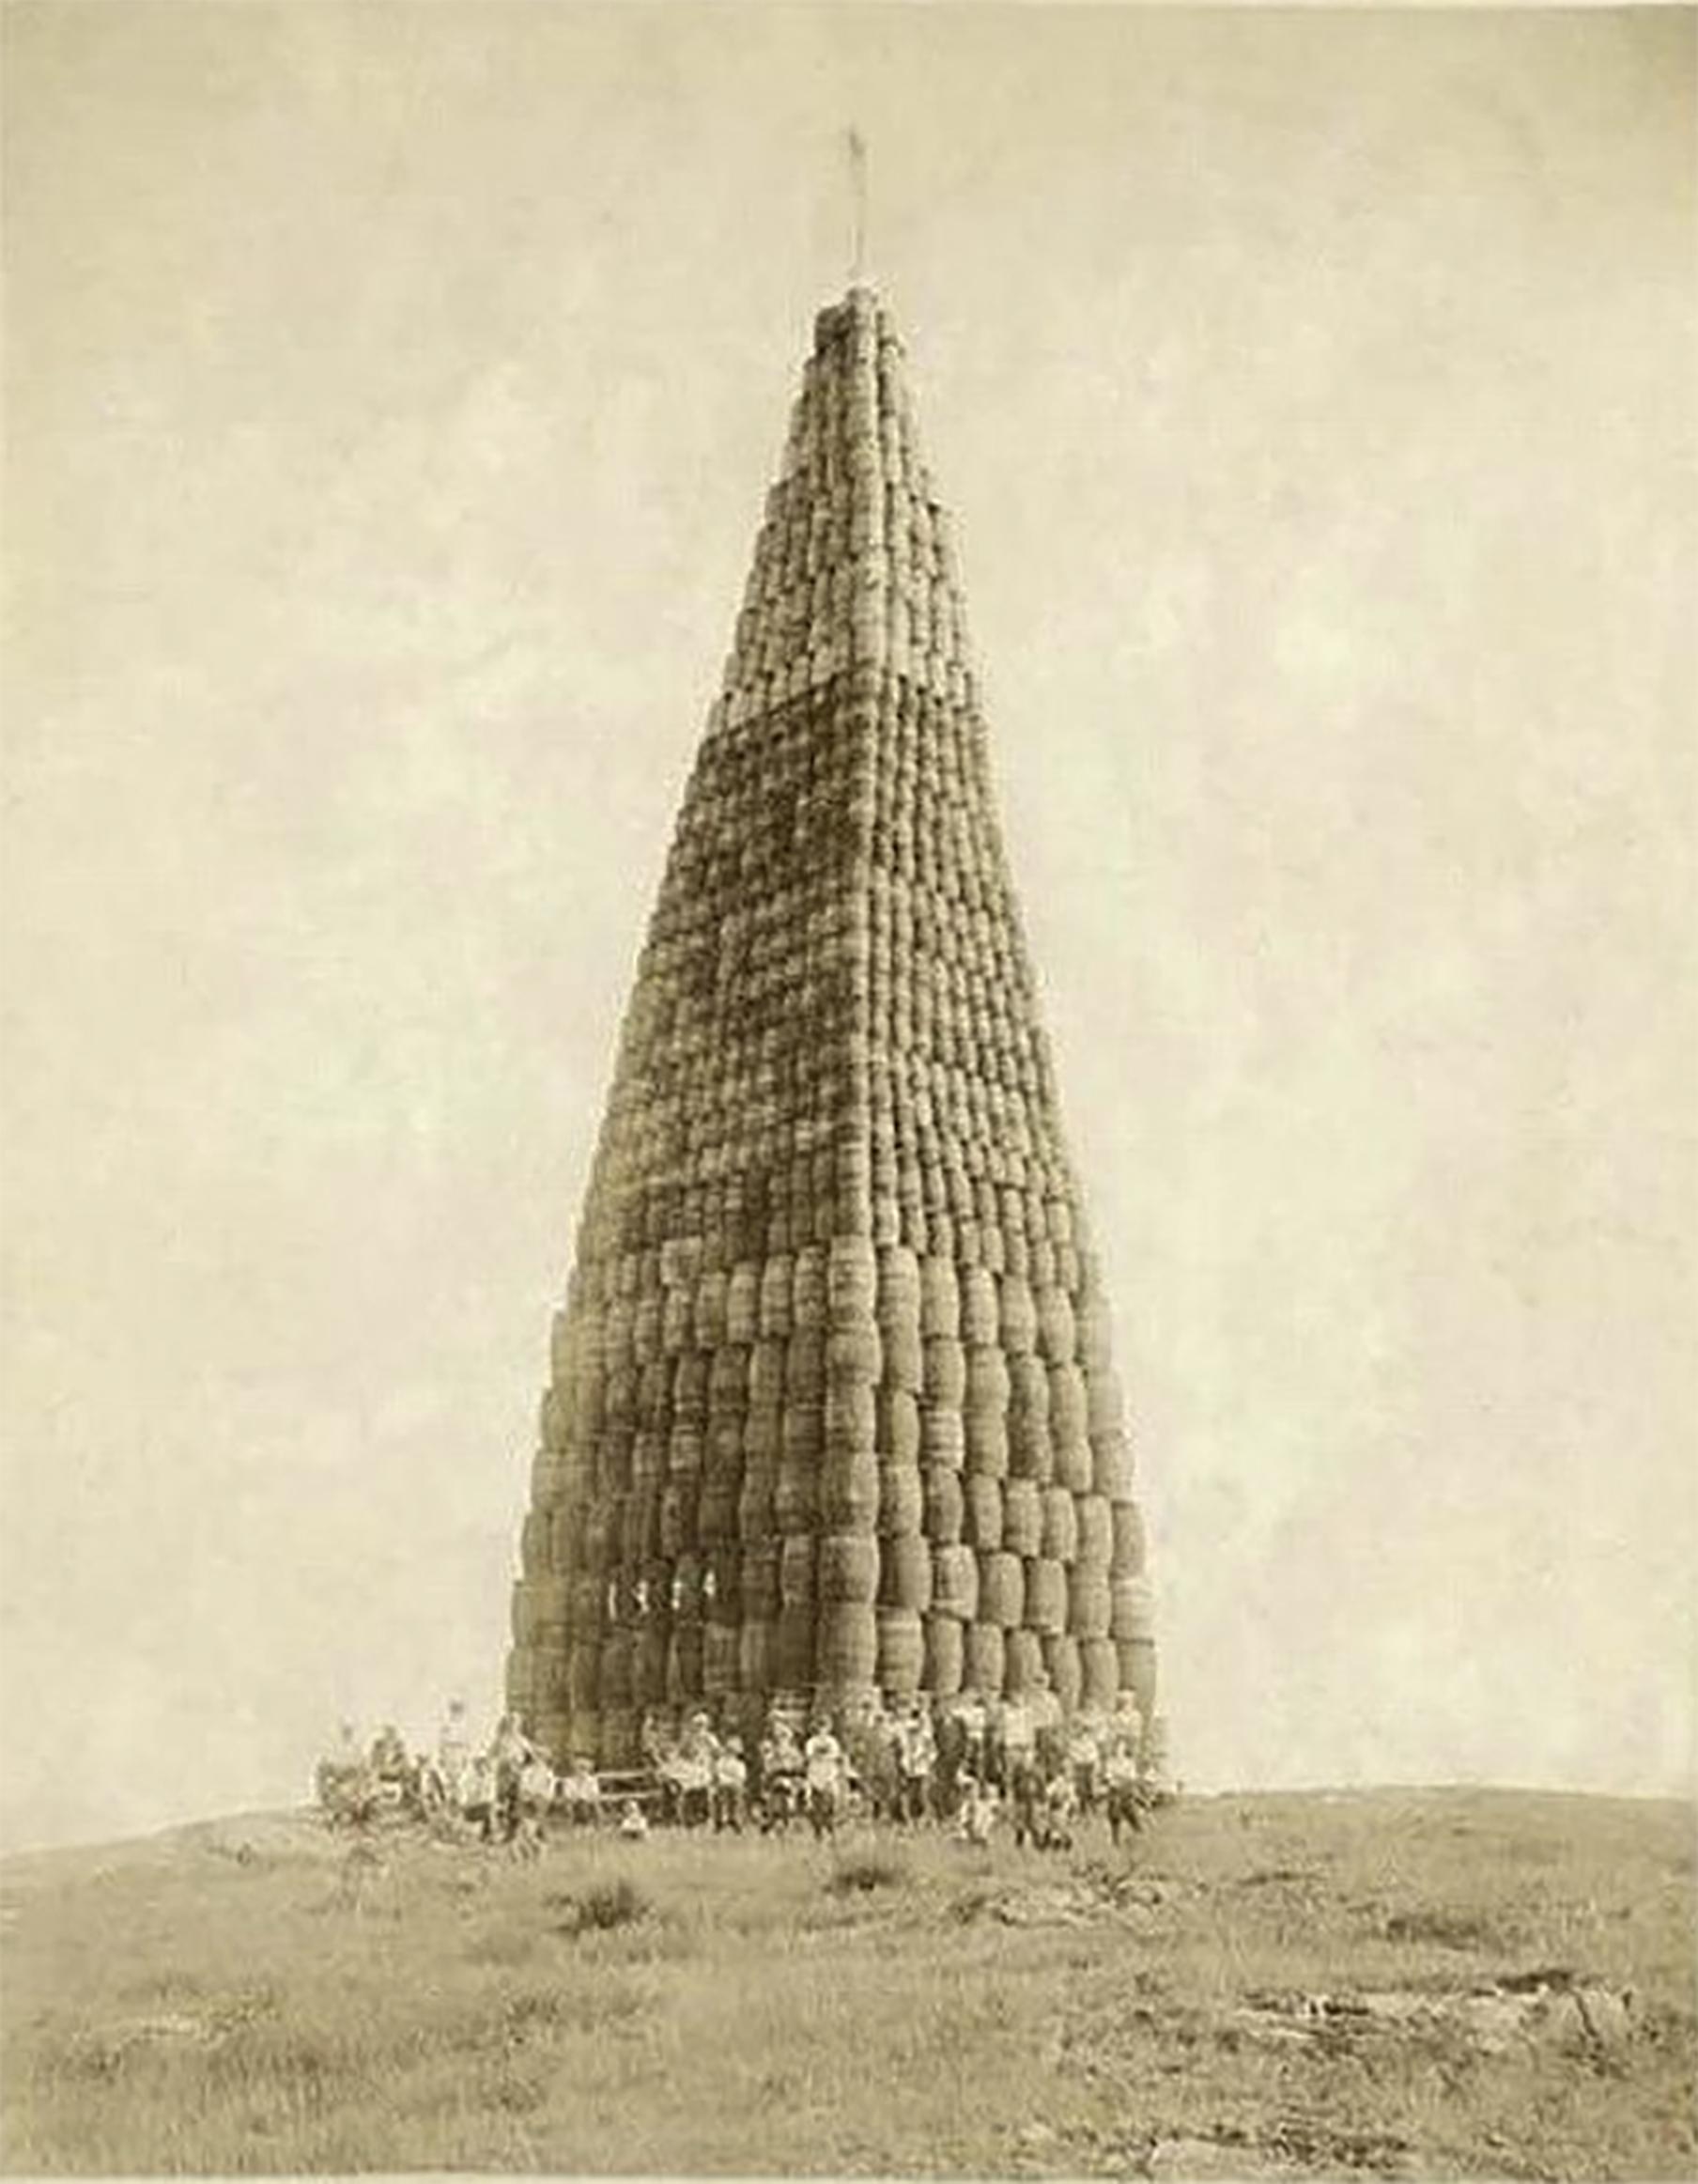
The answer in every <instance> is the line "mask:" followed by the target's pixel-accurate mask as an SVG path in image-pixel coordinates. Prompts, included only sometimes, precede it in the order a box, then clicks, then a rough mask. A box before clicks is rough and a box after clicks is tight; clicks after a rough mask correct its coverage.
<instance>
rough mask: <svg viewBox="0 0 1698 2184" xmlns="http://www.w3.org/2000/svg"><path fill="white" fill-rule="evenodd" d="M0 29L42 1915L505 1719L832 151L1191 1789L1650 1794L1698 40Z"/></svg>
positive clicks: (1687, 1169) (33, 1709)
mask: <svg viewBox="0 0 1698 2184" xmlns="http://www.w3.org/2000/svg"><path fill="white" fill-rule="evenodd" d="M0 27H3V29H4V35H5V38H6V42H7V45H8V69H7V72H6V83H5V105H6V119H7V126H6V134H5V147H4V161H5V175H6V196H7V202H8V215H7V221H6V233H5V247H6V261H7V262H6V273H7V288H8V305H9V308H8V340H7V345H6V374H7V404H6V409H7V423H6V464H7V484H6V514H7V519H8V526H7V543H6V575H7V615H8V644H7V661H6V669H5V673H6V681H7V710H8V726H9V733H8V736H7V738H6V749H5V752H4V765H5V770H6V777H7V778H6V786H7V811H8V819H7V829H6V848H7V856H6V859H5V866H6V869H5V872H4V875H0V889H3V891H4V892H3V895H0V903H3V905H4V919H5V928H6V933H7V937H8V947H7V949H6V955H5V961H4V966H3V967H0V974H3V977H4V985H5V994H4V1006H5V1019H4V1020H5V1024H6V1027H7V1031H6V1067H5V1071H4V1099H5V1110H6V1136H5V1160H6V1179H5V1195H6V1212H7V1219H6V1224H5V1229H6V1233H5V1248H4V1281H5V1297H4V1308H3V1311H0V1345H3V1346H0V1385H3V1387H4V1397H5V1411H6V1448H5V1459H4V1471H3V1474H0V1492H3V1507H4V1517H5V1538H4V1542H3V1544H0V1573H3V1577H4V1599H3V1602H0V1694H3V1699H4V1717H5V1744H6V1751H7V1756H8V1766H7V1769H6V1771H5V1778H4V1782H3V1783H0V1841H3V1842H5V1843H7V1844H8V1845H9V1846H13V1847H17V1848H23V1847H26V1845H27V1846H29V1847H34V1846H36V1845H38V1844H39V1845H41V1846H43V1847H45V1846H47V1845H49V1844H51V1843H53V1842H55V1841H67V1842H69V1841H70V1840H72V1839H73V1838H74V1839H77V1840H85V1841H86V1840H108V1839H118V1838H121V1837H122V1836H124V1835H129V1834H132V1833H135V1832H138V1831H141V1830H145V1829H151V1828H152V1827H154V1826H156V1825H166V1824H171V1823H172V1821H173V1820H174V1819H176V1818H193V1817H219V1816H220V1815H221V1814H223V1813H225V1812H228V1811H230V1810H232V1809H235V1808H238V1807H248V1808H268V1807H270V1806H271V1805H278V1804H283V1803H287V1802H291V1801H294V1800H296V1799H298V1798H300V1797H303V1796H304V1795H305V1793H306V1788H307V1783H308V1779H309V1776H310V1771H311V1766H312V1763H313V1760H314V1758H315V1757H316V1753H317V1751H318V1749H319V1747H320V1745H321V1743H323V1741H324V1740H325V1739H326V1738H327V1737H329V1736H330V1735H332V1734H333V1732H334V1729H335V1726H336V1724H337V1722H338V1721H339V1720H340V1719H341V1718H342V1717H343V1716H345V1715H347V1716H348V1717H350V1718H353V1719H355V1720H357V1721H358V1722H359V1723H360V1724H361V1725H362V1727H363V1728H364V1730H365V1731H366V1733H368V1734H369V1732H370V1730H371V1729H372V1728H373V1727H375V1726H376V1725H377V1723H378V1722H380V1721H382V1720H386V1719H391V1718H393V1719H394V1720H395V1721H397V1722H399V1723H400V1724H401V1725H402V1726H403V1727H404V1728H405V1729H406V1730H407V1731H408V1732H409V1734H414V1735H416V1734H423V1733H426V1732H434V1728H435V1726H436V1722H437V1719H438V1716H439V1713H440V1706H441V1703H442V1701H443V1699H444V1698H445V1697H446V1696H448V1695H449V1694H450V1693H453V1692H460V1693H463V1694H464V1696H466V1697H467V1698H468V1700H469V1701H470V1702H471V1705H472V1707H473V1709H474V1711H483V1712H487V1711H488V1710H490V1709H492V1708H493V1706H494V1704H495V1701H496V1697H497V1695H498V1690H499V1680H500V1671H501V1658H502V1651H503V1650H504V1646H505V1641H506V1619H507V1589H508V1586H509V1583H510V1580H511V1577H512V1574H513V1572H514V1569H515V1565H516V1559H517V1539H518V1530H519V1524H520V1520H521V1517H522V1515H523V1512H524V1509H525V1506H526V1502H527V1498H528V1483H529V1467H530V1458H531V1452H532V1448H533V1433H534V1419H535V1408H536V1402H537V1399H538V1396H539V1394H540V1391H541V1388H542V1386H543V1383H544V1381H545V1379H546V1377H547V1371H548V1320H549V1313H550V1310H551V1309H552V1306H553V1304H554V1303H555V1301H556V1300H557V1298H558V1296H559V1294H560V1293H561V1291H562V1289H563V1284H564V1280H565V1277H566V1273H567V1268H568V1264H569V1258H570V1250H571V1244H572V1238H573V1232H574V1229H575V1225H576V1222H577V1218H578V1210H579V1201H580V1198H581V1194H582V1191H583V1187H584V1183H585V1179H586V1176H587V1171H588V1166H589V1160H590V1156H591V1153H592V1150H593V1147H594V1136H595V1133H596V1130H597V1129H598V1127H599V1123H600V1118H601V1107H602V1102H603V1100H604V1099H605V1096H606V1092H607V1088H608V1081H609V1077H610V1068H611V1059H612V1045H613V1040H614V1037H615V1034H616V1030H617V1027H618V1022H619V1017H620V1014H621V1011H622V1010H623V1007H624V1004H625V997H626V994H627V992H628V989H629V984H630V980H631V975H632V971H633V968H634V964H635V959H636V954H637V951H638V948H639V946H640V944H641V937H642V932H643V928H644V926H645V924H646V921H647V918H648V914H649V909H650V906H651V904H652V902H653V899H654V895H655V891H656V886H657V883H658V879H659V875H660V870H661V866H662V863H663V861H664V858H665V854H666V850H667V845H668V842H669V839H670V834H671V826H672V823H673V819H674V817H675V814H676V812H677V808H678V804H679V801H680V798H681V795H682V790H683V785H684V781H685V777H686V774H687V769H688V767H689V764H690V761H691V757H692V753H693V751H694V748H695V745H696V742H697V740H698V738H699V736H700V735H701V733H702V727H703V724H704V721H705V718H706V714H707V709H708V706H709V704H710V702H711V700H712V698H713V696H714V694H715V689H716V687H717V678H718V671H719V664H720V661H721V659H722V658H723V656H724V655H725V653H726V652H727V651H728V650H729V647H730V643H731V635H732V626H733V619H734V615H735V612H736V608H737V604H738V601H739V598H740V596H741V592H742V587H743V582H744V578H745V574H746V570H747V566H748V562H749V554H750V552H751V550H752V546H753V540H754V534H755V529H756V525H757V522H758V520H759V516H760V511H761V506H762V502H763V497H764V492H765V489H766V488H767V486H768V485H769V483H770V482H771V479H772V477H773V475H774V474H775V472H776V468H777V463H778V458H779V454H780V447H781V444H782V441H783V435H784V428H785V424H786V419H787V412H788V409H789V404H790V401H791V398H792V395H793V394H794V392H795V386H796V382H797V377H798V374H799V371H800V367H801V363H802V359H803V357H804V355H805V354H806V351H807V348H808V345H809V340H810V327H811V319H812V315H813V312H814V310H815V309H816V308H817V307H818V306H819V305H820V304H821V303H822V302H826V301H828V300H830V299H832V298H833V297H835V296H836V295H838V294H840V293H841V290H842V288H843V287H845V286H846V280H847V273H848V265H847V235H848V227H849V219H848V209H847V192H846V187H845V183H844V179H843V163H842V153H841V137H842V132H843V130H844V128H845V126H846V125H847V124H848V123H849V122H851V121H854V122H855V123H857V125H858V127H859V128H860V130H861V131H862V132H863V134H864V135H865V136H866V138H867V140H868V143H869V146H870V148H871V158H872V216H871V251H870V264H869V272H870V275H871V278H872V280H873V282H874V283H875V284H876V285H877V286H878V287H880V288H881V290H882V292H883V293H884V294H885V296H886V297H887V299H888V301H889V302H890V304H891V306H892V308H893V310H894V312H895V315H896V317H897V319H898V321H899V323H900V325H901V327H902V329H903V333H904V335H905V338H906V342H907V346H908V349H909V352H910V360H911V376H912V379H913V384H914V388H915V392H916V396H917V402H918V413H919V426H920V433H921V437H922V440H923V442H924V445H925V449H926V453H927V456H928V457H929V460H930V463H931V467H932V469H933V472H934V475H935V478H936V481H937V485H938V488H939V491H940V493H941V496H942V498H943V500H944V501H945V503H947V504H948V506H949V509H950V510H951V512H952V514H953V516H954V518H955V519H956V531H957V534H958V537H959V539H960V545H961V556H962V562H963V566H964V572H965V597H966V607H967V613H968V618H969V623H970V627H971V630H972V634H973V638H974V641H975V646H976V650H977V654H978V658H979V661H980V671H981V679H982V682H983V685H984V688H985V691H986V710H987V715H988V719H989V724H990V735H991V748H992V755H993V764H994V767H995V768H996V781H997V789H998V795H999V798H1000V807H1001V816H1002V820H1003V825H1004V829H1005V832H1006V835H1007V837H1008V841H1009V846H1010V853H1011V863H1012V867H1013V874H1014V879H1015V883H1016V886H1017V888H1018V890H1019V892H1020V896H1021V902H1022V907H1023V912H1024V917H1025V922H1026V925H1027V934H1028V937H1029V939H1030V942H1031V947H1032V953H1033V955H1034V957H1035V959H1036V964H1037V968H1038V971H1039V973H1040V976H1041V979H1042V984H1043V1005H1044V1009H1045V1012H1046V1021H1047V1027H1048V1030H1049V1032H1050V1034H1051V1037H1052V1040H1053V1043H1054V1046H1055V1049H1056V1054H1057V1071H1058V1077H1059V1083H1060V1090H1061V1098H1062V1104H1063V1113H1064V1119H1065V1121H1066V1123H1067V1126H1068V1129H1069V1134H1070V1138H1071V1140H1072V1145H1073V1154H1074V1158H1075V1162H1076V1165H1077V1167H1078V1169H1079V1171H1080V1174H1081V1178H1082V1184H1083V1190H1084V1194H1085V1198H1086V1200H1087V1202H1088V1205H1089V1206H1090V1208H1091V1210H1092V1216H1093V1225H1094V1228H1095V1230H1096V1231H1097V1233H1098V1236H1099V1240H1100V1242H1101V1244H1102V1247H1103V1250H1104V1259H1105V1262H1106V1266H1107V1271H1108V1275H1109V1279H1110V1282H1111V1285H1112V1290H1113V1294H1114V1297H1115V1300H1116V1308H1117V1327H1118V1342H1119V1355H1120V1369H1121V1376H1122V1378H1123V1379H1124V1381H1125V1383H1126V1386H1127V1391H1128V1398H1129V1406H1130V1410H1131V1413H1132V1417H1133V1425H1134V1433H1135V1440H1136V1443H1137V1448H1138V1465H1139V1473H1140V1493H1141V1495H1142V1496H1143V1498H1144V1502H1145V1506H1146V1509H1147V1510H1148V1512H1149V1515H1150V1531H1151V1536H1152V1569H1153V1573H1154V1576H1155V1581H1156V1586H1157V1592H1158V1612H1159V1615H1160V1619H1161V1621H1160V1631H1161V1637H1162V1661H1163V1671H1162V1672H1163V1679H1164V1705H1165V1711H1167V1712H1168V1713H1169V1715H1170V1717H1171V1720H1172V1724H1173V1738H1174V1746H1175V1757H1176V1764H1177V1769H1178V1772H1179V1774H1181V1776H1182V1777H1183V1778H1184V1779H1185V1780H1186V1781H1187V1782H1188V1783H1190V1784H1191V1785H1193V1786H1194V1787H1196V1788H1197V1789H1216V1788H1224V1787H1226V1786H1227V1783H1228V1782H1232V1783H1236V1784H1238V1785H1240V1786H1242V1787H1244V1788H1247V1789H1281V1788H1288V1787H1295V1786H1296V1782H1295V1781H1294V1779H1293V1778H1300V1779H1301V1781H1302V1782H1303V1783H1304V1784H1306V1785H1308V1786H1312V1787H1316V1788H1328V1789H1350V1788H1351V1787H1353V1786H1362V1787H1368V1786H1375V1787H1390V1786H1394V1784H1396V1783H1397V1782H1401V1783H1404V1784H1407V1785H1410V1786H1413V1787H1422V1788H1427V1787H1437V1786H1438V1785H1439V1784H1440V1783H1441V1782H1458V1783H1473V1784H1477V1785H1480V1786H1483V1787H1484V1786H1490V1787H1498V1786H1502V1785H1503V1784H1504V1782H1505V1778H1512V1785H1513V1786H1516V1787H1526V1788H1548V1789H1559V1790H1590V1791H1595V1792H1598V1793H1601V1794H1628V1795H1655V1796H1669V1795H1675V1796H1685V1797H1689V1798H1690V1796H1691V1794H1692V1792H1693V1788H1694V1779H1695V1777H1694V1700H1693V1691H1694V1667H1695V1665H1698V1654H1695V1644H1698V1639H1695V1629H1694V1611H1693V1604H1692V1587H1691V1571H1692V1568H1693V1566H1694V1559H1695V1557H1694V1548H1695V1547H1698V1484H1695V1468H1694V1464H1693V1462H1692V1456H1693V1448H1692V1441H1693V1435H1692V1427H1693V1422H1694V1420H1693V1411H1694V1403H1693V1386H1692V1369H1691V1324H1692V1313H1693V1306H1694V1303H1695V1302H1698V1278H1695V1272H1694V1252H1693V1223H1692V1213H1693V1210H1694V1162H1693V1130H1692V1123H1691V1118H1690V1089H1691V1085H1690V1079H1691V1072H1690V1061H1691V1056H1692V1052H1693V1049H1694V1041H1695V1035H1698V1023H1695V1021H1694V1008H1693V993H1692V984H1691V980H1690V931H1691V927H1692V913H1693V910H1694V908H1695V907H1698V903H1695V900H1694V895H1695V891H1694V889H1693V885H1692V856H1691V850H1692V841H1691V831H1692V829H1691V816H1692V795H1691V791H1692V782H1691V762H1692V749H1691V736H1690V722H1691V718H1692V710H1693V707H1692V699H1693V694H1694V675H1693V658H1692V644H1691V639H1690V634H1689V632H1688V629H1687V627H1686V625H1687V623H1688V621H1689V620H1690V599H1691V597H1692V596H1695V594H1698V584H1695V581H1694V580H1695V579H1698V555H1695V553H1694V516H1693V495H1692V489H1691V488H1692V476H1693V454H1694V446H1693V442H1694V433H1693V419H1692V405H1691V400H1690V384H1691V377H1692V364H1693V363H1694V359H1695V354H1698V349H1695V343H1694V325H1695V313H1694V298H1695V288H1694V274H1693V269H1692V251H1691V243H1692V240H1693V232H1694V223H1693V200H1694V187H1693V147H1692V132H1691V130H1690V116H1691V111H1692V96H1691V95H1692V89H1693V73H1694V71H1693V67H1692V59H1693V18H1692V16H1691V15H1690V12H1688V11H1685V10H1682V11H1678V12H1676V11H1668V10H1659V9H1646V10H1637V11H1620V12H1616V11H1612V10H1580V11H1576V12H1574V13H1564V12H1560V11H1554V10H1552V11H1511V12H1506V13H1504V14H1495V13H1494V14H1477V15H1476V14H1457V13H1449V12H1441V11H1411V12H1402V11H1392V10H1386V11H1372V12H1368V11H1364V12H1341V13H1332V12H1323V11H1315V12H1310V11H1294V12H1289V13H1288V12H1284V11H1280V12H1277V13H1261V12H1259V11H1252V10H1245V11H1220V12H1208V11H1197V12H1193V11H1189V10H1179V9H1174V10H1167V9H1159V10H1144V9H1120V8H1077V9H1075V8H1043V9H1041V10H1040V9H1027V8H979V7H961V8H947V9H938V8H913V7H908V8H844V7H836V8H818V9H795V8H759V7H748V6H742V5H727V6H723V7H720V8H715V9H713V10H710V11H700V10H692V9H677V8H653V7H648V6H637V7H630V8H591V7H578V6H561V7H553V8H543V7H534V8H516V9H489V8H484V7H481V6H475V5H471V4H470V0H466V4H462V0H443V4H440V5H436V6H431V7H427V8H426V7H417V6H404V5H403V6H390V5H384V4H381V0H378V4H376V5H370V6H345V5H326V6H316V7H311V8H298V7H287V6H279V7H270V6H252V7H244V8H239V9H230V8H222V7H216V6H206V5H178V4H175V0H173V4H157V0H139V4H131V5H125V6H118V5H116V4H114V5H108V4H106V0H90V4H88V5H84V6H80V7H78V8H59V7H53V6H46V5H32V4H31V0H22V4H19V5H14V6H12V7H10V8H8V10H7V11H6V16H5V21H4V24H3V25H0ZM68 1752H69V1759H68V1756H67V1755H68ZM184 1801H189V1802H190V1803H191V1804H192V1805H193V1810H192V1811H191V1810H185V1809H183V1808H184ZM90 1831H92V1833H91V1832H90Z"/></svg>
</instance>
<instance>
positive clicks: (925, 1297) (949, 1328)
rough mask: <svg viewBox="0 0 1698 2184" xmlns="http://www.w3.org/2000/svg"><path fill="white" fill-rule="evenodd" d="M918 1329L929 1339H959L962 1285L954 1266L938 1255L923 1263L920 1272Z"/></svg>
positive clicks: (928, 1258) (931, 1256) (930, 1256)
mask: <svg viewBox="0 0 1698 2184" xmlns="http://www.w3.org/2000/svg"><path fill="white" fill-rule="evenodd" d="M919 1325H920V1333H921V1334H922V1335H926V1336H938V1337H945V1336H947V1337H949V1338H951V1339H953V1338H955V1337H957V1336H959V1334H960V1332H961V1285H960V1282H959V1280H958V1278H957V1277H956V1273H955V1268H954V1265H953V1263H952V1262H950V1261H949V1260H948V1259H944V1258H939V1257H937V1256H936V1255H934V1254H933V1255H929V1256H928V1257H927V1258H926V1259H925V1260H923V1261H922V1262H921V1264H920V1270H919Z"/></svg>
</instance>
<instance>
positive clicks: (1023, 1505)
mask: <svg viewBox="0 0 1698 2184" xmlns="http://www.w3.org/2000/svg"><path fill="white" fill-rule="evenodd" d="M1002 1544H1003V1545H1004V1546H1005V1547H1006V1548H1007V1549H1008V1550H1009V1552H1010V1554H1011V1555H1021V1556H1027V1555H1036V1554H1037V1553H1038V1551H1039V1549H1040V1548H1041V1547H1042V1544H1043V1497H1042V1492H1041V1490H1040V1488H1039V1487H1038V1484H1037V1482H1036V1481H1035V1480H1034V1479H1005V1480H1004V1481H1003V1484H1002Z"/></svg>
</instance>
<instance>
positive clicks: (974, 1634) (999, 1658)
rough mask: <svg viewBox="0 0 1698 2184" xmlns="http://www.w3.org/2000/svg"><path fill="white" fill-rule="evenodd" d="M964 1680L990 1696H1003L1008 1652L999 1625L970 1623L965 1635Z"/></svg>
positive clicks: (973, 1687) (963, 1638)
mask: <svg viewBox="0 0 1698 2184" xmlns="http://www.w3.org/2000/svg"><path fill="white" fill-rule="evenodd" d="M962 1641H963V1642H962V1681H963V1684H964V1686H965V1689H967V1690H968V1691H979V1692H982V1693H984V1695H985V1696H987V1697H992V1698H994V1697H997V1696H1000V1695H1001V1691H1002V1681H1003V1674H1004V1670H1005V1667H1006V1654H1007V1649H1006V1646H1005V1644H1004V1638H1003V1633H1002V1630H1001V1627H1000V1626H999V1625H998V1624H996V1623H968V1624H966V1625H965V1628H964V1630H963V1632H962Z"/></svg>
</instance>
